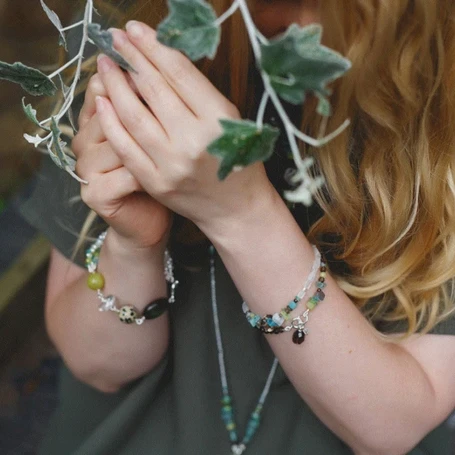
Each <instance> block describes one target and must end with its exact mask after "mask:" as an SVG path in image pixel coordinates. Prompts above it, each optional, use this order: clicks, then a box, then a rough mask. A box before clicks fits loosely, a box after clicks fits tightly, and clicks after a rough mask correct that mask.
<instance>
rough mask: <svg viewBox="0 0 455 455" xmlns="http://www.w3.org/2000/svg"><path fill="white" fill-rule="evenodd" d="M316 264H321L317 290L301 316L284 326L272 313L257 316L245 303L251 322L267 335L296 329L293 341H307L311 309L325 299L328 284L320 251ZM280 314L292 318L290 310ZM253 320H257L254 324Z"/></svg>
mask: <svg viewBox="0 0 455 455" xmlns="http://www.w3.org/2000/svg"><path fill="white" fill-rule="evenodd" d="M318 253H319V252H318ZM315 264H318V266H319V278H318V280H317V282H316V292H315V293H314V294H313V296H312V297H310V298H309V299H308V301H307V302H306V309H305V311H304V312H303V313H302V314H301V315H300V316H297V317H295V318H293V319H292V321H291V322H290V324H289V325H286V326H283V323H281V324H277V322H279V321H276V320H274V319H273V316H272V315H266V316H264V317H262V318H261V317H258V318H257V317H255V316H257V315H255V314H254V313H252V311H251V310H249V309H248V307H247V306H246V304H245V303H244V312H245V314H246V315H247V318H248V319H249V321H250V324H251V325H252V326H253V327H255V328H256V329H258V330H260V331H261V332H262V333H264V334H266V335H272V334H274V335H278V334H280V333H283V332H290V331H291V330H295V331H296V332H295V333H294V335H293V336H292V341H293V343H295V344H302V343H303V342H304V341H305V335H307V334H308V329H307V328H306V327H305V324H306V323H307V322H308V320H309V313H310V311H311V310H313V309H314V308H315V307H316V306H317V304H318V303H319V302H322V301H323V300H324V299H325V293H324V292H323V289H324V288H325V287H326V286H327V283H326V282H325V279H326V275H327V264H326V263H325V262H324V261H322V260H321V256H320V253H319V256H318V257H317V258H316V259H315V262H314V263H313V267H314V265H315ZM312 272H313V269H312ZM311 281H312V280H311ZM294 301H295V299H294ZM291 303H292V302H291ZM288 307H289V305H288ZM294 308H295V307H294ZM245 310H246V311H245ZM248 313H250V314H248ZM275 314H276V313H275ZM280 314H281V315H282V316H283V318H284V320H286V321H287V320H289V319H290V318H291V316H290V312H286V314H283V312H280ZM252 315H253V316H252ZM252 321H256V322H255V324H254V325H253V324H252ZM283 322H284V321H283Z"/></svg>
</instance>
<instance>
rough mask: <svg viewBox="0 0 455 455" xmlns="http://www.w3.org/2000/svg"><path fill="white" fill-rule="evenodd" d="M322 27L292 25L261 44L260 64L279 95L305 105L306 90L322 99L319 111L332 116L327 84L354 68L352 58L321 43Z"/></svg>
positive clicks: (294, 102)
mask: <svg viewBox="0 0 455 455" xmlns="http://www.w3.org/2000/svg"><path fill="white" fill-rule="evenodd" d="M321 36H322V27H321V26H320V25H315V24H313V25H309V26H306V27H299V26H298V25H296V24H292V25H290V26H289V28H288V29H287V31H286V32H285V33H284V34H283V35H282V36H280V37H279V38H276V39H274V40H271V41H270V42H269V43H268V44H261V50H262V59H261V67H262V68H263V70H264V71H265V72H266V73H267V74H268V76H269V78H270V82H271V84H272V87H273V88H274V89H275V90H276V92H277V93H278V95H279V96H280V97H281V98H283V99H284V100H286V101H288V102H290V103H292V104H302V103H303V102H304V101H305V97H306V93H307V92H311V93H314V94H315V95H316V96H317V97H318V98H319V106H318V112H319V113H321V114H322V115H326V114H327V115H330V104H329V101H328V99H327V97H328V96H329V95H330V93H331V92H330V90H329V89H328V88H327V84H329V83H330V82H332V81H334V80H335V79H337V78H339V77H340V76H342V75H343V74H344V73H345V72H346V71H348V70H349V68H350V67H351V63H350V62H349V60H347V59H345V58H344V57H343V56H342V55H340V54H339V53H337V52H335V51H333V50H332V49H329V48H328V47H326V46H323V45H322V44H321Z"/></svg>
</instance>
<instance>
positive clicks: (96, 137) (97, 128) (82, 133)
mask: <svg viewBox="0 0 455 455" xmlns="http://www.w3.org/2000/svg"><path fill="white" fill-rule="evenodd" d="M105 141H106V136H105V134H104V132H103V129H102V128H101V124H100V122H99V118H98V116H97V115H96V113H95V115H93V116H92V118H91V119H90V120H89V121H88V122H87V123H85V127H84V128H82V129H80V130H79V131H78V133H77V134H76V136H74V138H73V140H72V141H71V150H72V151H73V153H74V155H76V158H77V159H80V157H81V156H83V155H84V151H85V150H87V148H91V146H92V145H96V144H101V143H102V142H105Z"/></svg>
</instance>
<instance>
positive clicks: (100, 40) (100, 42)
mask: <svg viewBox="0 0 455 455" xmlns="http://www.w3.org/2000/svg"><path fill="white" fill-rule="evenodd" d="M87 30H88V37H89V38H90V39H91V40H92V42H93V43H94V44H95V46H97V47H98V49H100V51H101V52H103V53H104V54H106V55H107V56H108V57H110V58H111V59H112V60H113V61H114V62H115V63H117V65H118V66H120V68H123V69H124V70H126V71H133V72H134V73H136V72H137V71H136V70H135V69H134V68H133V67H132V66H131V65H130V64H129V63H128V62H127V61H126V60H125V59H124V58H123V57H122V56H121V55H120V54H119V53H118V52H117V51H116V50H115V49H114V39H113V37H112V33H111V32H109V31H108V30H103V29H102V28H101V25H100V24H95V23H92V24H88V28H87Z"/></svg>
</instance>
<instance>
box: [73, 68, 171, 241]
mask: <svg viewBox="0 0 455 455" xmlns="http://www.w3.org/2000/svg"><path fill="white" fill-rule="evenodd" d="M106 95H107V92H106V90H105V88H104V85H103V83H102V81H101V78H100V77H99V76H98V75H97V74H95V75H94V76H92V78H91V79H90V82H89V84H88V87H87V91H86V95H85V102H84V105H83V107H82V110H81V113H80V115H79V132H78V133H77V135H76V136H75V137H74V139H73V141H72V150H73V152H74V154H75V155H76V157H77V163H76V172H77V174H78V175H79V177H81V178H82V179H84V180H86V181H88V182H89V183H88V185H86V184H82V185H81V197H82V200H83V201H84V202H85V203H86V204H87V205H88V206H89V207H90V208H91V209H92V210H94V211H95V212H96V213H97V214H98V215H99V216H101V217H102V218H103V219H104V220H105V221H106V223H108V224H109V226H111V228H112V229H113V230H114V231H115V233H116V234H117V236H119V237H120V238H121V240H122V241H123V240H124V241H125V242H124V243H126V244H127V245H131V246H132V247H136V248H147V247H151V246H155V245H157V244H158V243H160V242H162V241H164V240H165V239H166V238H167V234H168V231H169V229H170V226H171V220H172V215H171V212H170V211H169V209H168V208H167V207H165V206H163V205H161V204H160V203H159V202H157V201H156V200H155V199H153V198H152V197H150V196H149V195H148V194H147V193H145V192H144V190H143V189H142V187H141V186H140V184H139V183H138V181H137V180H136V179H135V178H134V177H133V176H132V174H131V173H130V172H129V171H128V170H127V169H126V168H125V167H124V166H123V164H122V163H121V161H120V160H119V159H118V157H117V155H116V154H115V153H114V152H113V151H112V150H111V147H110V145H109V143H108V142H107V141H106V138H105V136H104V134H103V131H102V129H101V126H100V124H99V120H98V116H97V114H96V104H95V98H96V97H97V96H106Z"/></svg>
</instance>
